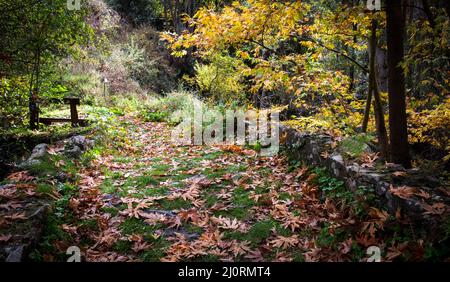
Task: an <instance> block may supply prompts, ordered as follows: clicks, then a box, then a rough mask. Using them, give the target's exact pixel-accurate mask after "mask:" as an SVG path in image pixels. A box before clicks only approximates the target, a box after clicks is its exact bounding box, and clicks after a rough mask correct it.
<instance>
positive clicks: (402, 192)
mask: <svg viewBox="0 0 450 282" xmlns="http://www.w3.org/2000/svg"><path fill="white" fill-rule="evenodd" d="M389 192H391V193H392V195H395V196H397V197H399V198H402V199H405V200H408V199H411V197H412V196H414V195H415V194H416V189H415V188H412V187H408V186H401V187H396V188H394V186H393V185H391V186H390V188H389Z"/></svg>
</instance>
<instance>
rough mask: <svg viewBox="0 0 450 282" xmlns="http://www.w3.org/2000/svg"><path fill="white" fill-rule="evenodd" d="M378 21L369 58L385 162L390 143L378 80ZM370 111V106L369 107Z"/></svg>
mask: <svg viewBox="0 0 450 282" xmlns="http://www.w3.org/2000/svg"><path fill="white" fill-rule="evenodd" d="M377 25H378V24H377V21H376V20H372V34H371V38H370V44H369V45H370V46H369V48H370V56H369V77H370V78H369V80H370V85H371V87H369V88H371V89H372V91H373V97H374V101H373V109H374V113H375V123H376V128H377V137H378V144H379V147H380V154H381V157H382V158H383V159H385V160H389V142H388V137H387V130H386V123H385V120H384V111H383V105H382V102H381V98H380V93H379V91H378V85H377V80H376V67H375V61H376V52H377ZM369 111H370V105H369Z"/></svg>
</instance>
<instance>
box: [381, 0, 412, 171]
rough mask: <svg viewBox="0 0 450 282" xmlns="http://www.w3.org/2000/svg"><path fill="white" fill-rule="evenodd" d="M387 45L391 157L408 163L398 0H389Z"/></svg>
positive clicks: (402, 29)
mask: <svg viewBox="0 0 450 282" xmlns="http://www.w3.org/2000/svg"><path fill="white" fill-rule="evenodd" d="M386 16H387V26H386V34H387V46H388V72H389V81H388V93H389V130H390V143H391V150H390V151H391V160H392V161H393V162H394V163H397V164H402V165H403V166H404V167H407V168H409V167H411V158H410V155H409V148H408V130H407V121H406V94H405V75H404V73H403V69H402V67H401V66H400V63H401V62H402V60H403V57H404V49H403V48H404V47H403V39H404V35H405V23H404V20H405V19H404V16H403V11H402V5H400V3H399V1H397V0H388V1H387V6H386Z"/></svg>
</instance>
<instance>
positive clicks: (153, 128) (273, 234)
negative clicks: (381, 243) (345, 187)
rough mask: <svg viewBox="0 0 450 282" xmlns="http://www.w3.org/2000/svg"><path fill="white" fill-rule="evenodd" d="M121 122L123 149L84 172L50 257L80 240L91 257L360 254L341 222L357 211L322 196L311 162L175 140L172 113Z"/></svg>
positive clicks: (334, 257) (274, 258)
mask: <svg viewBox="0 0 450 282" xmlns="http://www.w3.org/2000/svg"><path fill="white" fill-rule="evenodd" d="M120 123H121V125H120V128H121V130H122V133H121V135H122V137H119V136H117V140H115V141H113V142H116V143H115V146H114V147H116V148H117V150H116V149H114V150H109V151H110V152H109V153H108V152H103V153H102V155H101V156H100V157H98V158H97V159H95V160H93V161H92V162H91V165H90V166H89V167H88V168H85V169H83V170H82V171H81V172H80V179H79V181H78V187H79V192H78V193H76V194H75V195H73V196H72V197H71V198H70V199H69V203H68V208H69V209H70V211H66V216H64V217H63V218H60V219H58V224H59V227H60V228H61V229H62V230H63V232H64V233H65V236H62V237H61V236H60V238H58V240H56V242H55V241H54V240H55V239H52V240H53V242H52V244H53V245H54V246H56V249H57V251H56V253H53V254H52V253H50V254H48V255H50V256H51V257H55V256H58V254H57V253H60V254H59V255H60V256H63V255H65V251H66V249H67V247H69V246H73V245H75V246H78V247H79V248H80V249H81V252H82V255H83V257H84V259H86V260H87V261H160V260H162V261H304V260H306V261H317V260H334V261H342V260H355V259H358V258H355V257H352V255H351V253H350V249H351V245H352V242H353V241H352V239H350V238H349V237H348V234H347V233H345V232H342V228H341V227H342V226H349V225H350V226H351V225H354V224H355V221H354V220H353V219H352V218H350V217H349V215H348V210H347V209H341V210H339V209H338V208H337V207H336V205H335V204H334V203H333V202H332V201H331V200H329V199H321V200H319V195H318V186H317V185H316V183H317V179H316V178H317V177H316V175H315V174H311V173H310V172H308V170H307V169H304V168H295V167H290V166H289V164H288V162H287V161H286V160H285V158H283V156H282V155H279V156H274V157H260V156H258V155H257V154H256V153H255V152H254V151H253V150H247V149H243V148H241V147H237V146H216V147H206V146H176V145H174V144H173V143H172V142H171V140H170V127H169V126H168V125H167V124H165V123H148V122H143V121H141V120H139V119H130V118H122V119H121V121H120ZM113 144H114V143H113ZM68 215H70V216H68ZM338 229H339V237H338V236H335V234H334V233H335V232H337V230H338ZM50 238H53V237H48V238H47V239H46V240H50ZM61 238H63V239H61ZM54 251H55V250H54ZM356 251H358V254H359V255H361V254H363V253H361V252H360V249H358V250H356ZM44 257H45V254H44Z"/></svg>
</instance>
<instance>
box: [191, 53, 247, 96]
mask: <svg viewBox="0 0 450 282" xmlns="http://www.w3.org/2000/svg"><path fill="white" fill-rule="evenodd" d="M241 65H242V62H241V61H240V60H238V59H236V58H232V57H230V56H228V55H221V54H214V55H213V56H212V57H211V58H210V63H209V64H199V63H197V64H196V65H195V71H196V75H195V82H196V83H197V85H198V87H199V88H200V92H201V93H203V94H204V95H207V96H208V97H209V98H211V99H212V100H213V101H216V102H220V103H230V102H231V101H236V100H242V101H244V100H245V93H244V86H243V84H242V83H241V74H240V73H239V72H238V71H236V70H237V69H238V68H239V67H240V66H241Z"/></svg>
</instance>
